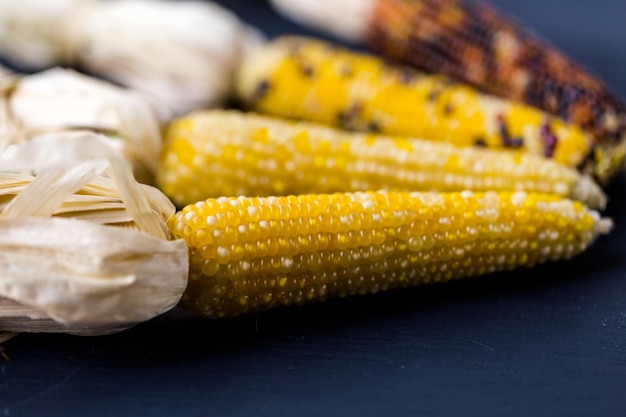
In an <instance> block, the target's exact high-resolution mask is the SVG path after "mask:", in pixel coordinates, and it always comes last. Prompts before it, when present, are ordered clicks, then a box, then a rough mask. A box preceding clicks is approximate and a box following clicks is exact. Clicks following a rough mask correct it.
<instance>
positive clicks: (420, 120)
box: [238, 36, 592, 166]
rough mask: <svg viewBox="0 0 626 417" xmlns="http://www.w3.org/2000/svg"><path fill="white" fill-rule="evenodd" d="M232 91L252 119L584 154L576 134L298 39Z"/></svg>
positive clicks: (456, 87) (574, 160)
mask: <svg viewBox="0 0 626 417" xmlns="http://www.w3.org/2000/svg"><path fill="white" fill-rule="evenodd" d="M238 89H239V93H240V97H241V98H242V99H243V101H244V103H245V104H246V105H247V106H248V107H250V108H252V109H254V110H257V111H259V112H264V113H269V114H274V115H280V116H284V117H291V118H296V119H306V120H310V121H315V122H319V123H324V124H328V125H332V126H338V127H342V128H346V129H352V130H363V131H370V132H379V133H383V134H392V135H407V136H413V137H418V138H422V139H427V140H434V141H446V142H450V143H453V144H455V145H460V146H471V145H474V146H480V147H485V146H486V147H490V148H508V149H519V150H525V151H528V152H530V153H533V154H536V155H542V156H546V157H550V158H553V159H554V160H556V161H557V162H559V163H563V164H567V165H570V166H577V165H579V164H580V163H582V162H583V161H584V159H585V158H586V157H587V155H588V153H589V152H590V150H591V146H592V138H591V137H590V136H589V135H588V134H586V133H585V132H584V131H583V130H582V129H581V128H579V127H578V126H575V125H571V124H567V123H565V122H564V121H562V120H560V119H558V118H555V117H553V116H550V115H548V114H546V113H544V112H541V111H540V110H537V109H535V108H532V107H529V106H527V105H524V104H520V103H517V102H513V101H506V100H504V99H501V98H497V97H495V96H490V95H485V94H481V93H479V92H477V91H476V90H474V89H472V88H470V87H468V86H466V85H462V84H458V83H455V82H453V81H451V80H450V79H449V78H445V77H442V76H439V75H428V74H424V73H421V72H418V71H416V70H414V69H411V68H408V67H396V66H392V65H389V64H386V63H385V62H384V61H382V60H381V59H379V58H377V57H374V56H371V55H367V54H360V53H355V52H350V51H348V50H347V49H342V48H340V47H337V46H335V45H332V44H329V43H325V42H322V41H317V40H313V39H307V38H302V37H295V36H291V37H283V38H280V39H278V40H276V41H274V42H271V43H268V44H266V45H264V46H263V47H261V48H259V49H258V50H256V51H255V52H254V53H252V54H250V55H249V56H248V57H247V59H245V60H244V62H243V64H242V66H241V69H240V74H239V80H238Z"/></svg>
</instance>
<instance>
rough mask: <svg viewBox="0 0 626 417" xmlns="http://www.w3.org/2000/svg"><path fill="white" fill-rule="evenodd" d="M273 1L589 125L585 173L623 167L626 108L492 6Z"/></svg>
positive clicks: (405, 58) (307, 19)
mask: <svg viewBox="0 0 626 417" xmlns="http://www.w3.org/2000/svg"><path fill="white" fill-rule="evenodd" d="M272 2H273V3H274V4H275V5H276V6H277V7H278V8H279V9H280V10H281V11H282V12H284V13H285V14H286V15H289V16H291V17H292V18H294V19H296V20H298V21H299V22H301V23H304V24H308V25H312V26H316V27H318V28H321V29H324V30H326V31H329V32H331V33H333V34H336V35H337V36H340V37H342V38H344V39H348V40H351V41H355V42H362V43H364V44H366V45H367V46H369V47H370V48H371V49H372V50H374V51H376V52H377V53H380V54H382V55H384V56H387V57H389V58H392V59H394V60H396V61H399V62H402V63H405V64H410V65H413V66H416V67H418V68H421V69H423V70H426V71H428V72H432V73H439V74H445V75H447V76H450V77H452V78H454V79H457V80H462V81H464V82H467V83H470V84H472V85H474V86H476V87H478V88H480V89H481V90H484V91H486V92H489V93H492V94H496V95H499V96H502V97H506V98H509V99H514V100H519V101H524V102H526V103H528V104H529V105H532V106H535V107H538V108H541V109H543V110H544V111H546V112H547V113H550V114H553V115H555V116H557V117H560V118H562V119H563V120H565V121H567V122H570V123H573V124H577V125H580V126H582V127H583V128H584V129H585V130H587V131H589V132H590V133H592V134H593V135H594V136H595V138H596V142H595V143H594V146H593V151H592V152H591V153H590V155H589V158H588V159H587V160H586V161H585V162H584V166H583V167H582V169H583V170H584V171H585V172H593V173H594V175H595V176H596V177H597V178H599V179H600V180H601V181H602V182H607V181H608V180H609V179H610V178H611V177H612V176H613V175H614V174H615V172H616V171H617V170H618V168H620V167H621V166H622V165H623V161H624V157H625V155H626V143H625V142H626V105H625V104H624V102H623V101H622V100H621V99H620V98H619V97H617V96H616V95H615V94H614V93H613V92H612V91H610V89H609V88H607V86H606V85H605V84H604V83H603V82H602V80H600V79H599V78H598V77H596V76H594V75H593V74H591V73H589V72H587V71H586V70H585V68H583V67H582V66H581V65H580V64H578V63H577V62H575V61H574V60H573V59H571V58H570V57H568V56H566V55H565V54H564V53H563V52H562V51H560V50H559V49H557V48H556V47H554V46H553V45H550V44H549V43H548V42H546V41H544V40H542V39H541V38H539V37H538V36H536V35H535V34H534V33H533V32H532V31H531V30H528V29H526V28H525V27H524V26H522V25H520V24H518V23H517V22H515V21H514V20H513V19H512V18H510V17H508V16H507V15H505V14H504V13H502V12H500V11H499V10H497V9H496V8H495V7H493V6H492V5H490V4H489V3H488V2H485V1H472V0H414V1H404V0H353V1H350V2H325V1H316V2H309V1H297V0H272ZM329 3H332V4H329ZM337 8H343V9H346V10H345V12H342V11H340V10H337ZM344 16H351V18H349V19H345V18H344ZM346 20H347V21H346Z"/></svg>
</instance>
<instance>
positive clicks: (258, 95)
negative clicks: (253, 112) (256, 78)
mask: <svg viewBox="0 0 626 417" xmlns="http://www.w3.org/2000/svg"><path fill="white" fill-rule="evenodd" d="M270 87H271V84H270V82H269V81H267V80H264V81H261V82H260V83H259V84H258V85H257V86H256V89H255V90H254V92H253V93H252V96H251V97H250V100H251V101H252V102H257V101H259V100H261V99H262V98H263V97H264V96H265V95H266V94H267V92H268V91H269V90H270Z"/></svg>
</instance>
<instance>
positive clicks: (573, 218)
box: [168, 191, 611, 317]
mask: <svg viewBox="0 0 626 417" xmlns="http://www.w3.org/2000/svg"><path fill="white" fill-rule="evenodd" d="M168 226H169V228H170V231H171V233H172V234H173V236H174V237H176V238H183V239H185V241H186V242H187V244H188V246H189V249H190V255H189V256H190V275H189V285H188V287H187V290H186V293H185V295H184V296H183V299H182V302H181V305H182V307H183V308H184V309H186V310H187V311H188V312H189V313H191V314H197V315H202V316H206V317H224V316H235V315H239V314H244V313H248V312H254V311H261V310H264V309H267V308H270V307H276V306H288V305H297V304H302V303H308V302H314V301H323V300H325V299H327V298H329V297H344V296H348V295H354V294H366V293H376V292H379V291H384V290H388V289H392V288H398V287H407V286H411V285H416V284H422V283H430V282H440V281H447V280H451V279H456V278H463V277H471V276H478V275H482V274H486V273H491V272H495V271H501V270H507V269H512V268H516V267H522V266H524V267H530V266H533V265H535V264H538V263H541V262H545V261H548V260H559V259H567V258H570V257H571V256H573V255H576V254H578V253H580V252H581V251H583V250H585V248H587V247H588V246H589V244H591V243H592V241H593V240H594V239H595V238H596V237H597V236H598V235H599V234H601V233H606V232H608V231H609V229H610V227H611V222H610V220H608V219H601V218H600V216H599V215H598V213H597V212H594V211H590V210H588V209H587V208H585V206H584V205H582V204H580V203H578V202H573V201H571V200H564V199H561V198H559V197H555V196H551V195H543V194H526V193H523V192H517V193H493V192H488V193H472V192H469V191H466V192H461V193H394V192H389V193H386V192H360V193H337V194H316V195H301V196H286V197H269V198H246V197H238V198H226V197H223V198H219V199H208V200H205V201H201V202H198V203H196V204H193V205H189V206H187V207H185V208H184V209H183V210H182V211H180V212H178V213H177V214H176V215H175V216H173V217H171V218H170V219H169V221H168Z"/></svg>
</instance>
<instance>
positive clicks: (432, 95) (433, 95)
mask: <svg viewBox="0 0 626 417" xmlns="http://www.w3.org/2000/svg"><path fill="white" fill-rule="evenodd" d="M440 94H441V90H433V91H431V92H430V93H428V97H427V98H426V99H427V100H428V102H429V103H434V102H435V101H437V98H439V95H440Z"/></svg>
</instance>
